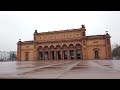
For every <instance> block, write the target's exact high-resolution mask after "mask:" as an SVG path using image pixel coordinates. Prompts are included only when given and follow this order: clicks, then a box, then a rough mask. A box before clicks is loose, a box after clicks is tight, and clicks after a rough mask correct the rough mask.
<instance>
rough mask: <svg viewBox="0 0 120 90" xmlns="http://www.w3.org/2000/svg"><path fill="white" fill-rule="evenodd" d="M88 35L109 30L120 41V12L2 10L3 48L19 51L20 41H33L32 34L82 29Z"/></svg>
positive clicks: (114, 40) (0, 43) (0, 44)
mask: <svg viewBox="0 0 120 90" xmlns="http://www.w3.org/2000/svg"><path fill="white" fill-rule="evenodd" d="M81 24H85V27H86V34H87V35H98V34H99V35H100V34H105V31H108V32H109V34H110V35H111V42H112V45H113V44H120V42H119V41H120V40H119V38H120V11H0V51H15V50H17V45H16V44H17V42H18V40H19V39H21V40H22V41H27V40H33V33H34V31H35V30H36V29H37V30H38V32H47V31H57V30H65V29H73V28H80V27H81Z"/></svg>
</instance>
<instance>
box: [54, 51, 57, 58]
mask: <svg viewBox="0 0 120 90" xmlns="http://www.w3.org/2000/svg"><path fill="white" fill-rule="evenodd" d="M54 58H55V60H57V55H56V50H55V51H54Z"/></svg>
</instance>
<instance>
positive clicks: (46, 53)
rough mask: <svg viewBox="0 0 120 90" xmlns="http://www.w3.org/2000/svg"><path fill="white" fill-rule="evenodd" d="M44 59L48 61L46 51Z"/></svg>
mask: <svg viewBox="0 0 120 90" xmlns="http://www.w3.org/2000/svg"><path fill="white" fill-rule="evenodd" d="M44 58H45V60H48V52H47V51H46V52H45V57H44Z"/></svg>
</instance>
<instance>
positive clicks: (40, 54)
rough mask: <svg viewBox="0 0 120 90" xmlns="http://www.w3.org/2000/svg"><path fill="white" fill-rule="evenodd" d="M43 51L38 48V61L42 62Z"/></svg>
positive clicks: (41, 48)
mask: <svg viewBox="0 0 120 90" xmlns="http://www.w3.org/2000/svg"><path fill="white" fill-rule="evenodd" d="M43 51H44V49H43V47H42V46H39V48H38V60H44V58H43Z"/></svg>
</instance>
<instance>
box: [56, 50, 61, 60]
mask: <svg viewBox="0 0 120 90" xmlns="http://www.w3.org/2000/svg"><path fill="white" fill-rule="evenodd" d="M57 57H58V60H61V53H60V51H57Z"/></svg>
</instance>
